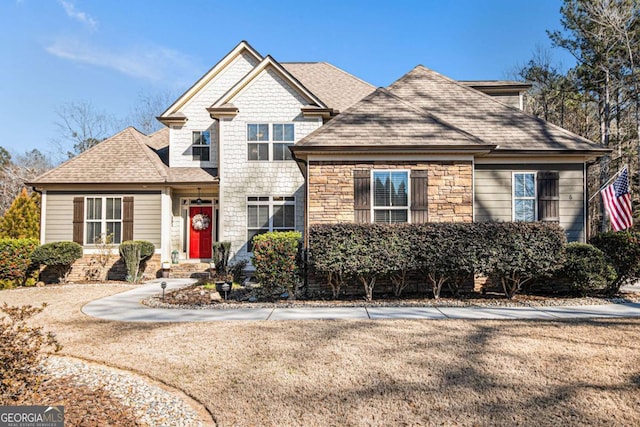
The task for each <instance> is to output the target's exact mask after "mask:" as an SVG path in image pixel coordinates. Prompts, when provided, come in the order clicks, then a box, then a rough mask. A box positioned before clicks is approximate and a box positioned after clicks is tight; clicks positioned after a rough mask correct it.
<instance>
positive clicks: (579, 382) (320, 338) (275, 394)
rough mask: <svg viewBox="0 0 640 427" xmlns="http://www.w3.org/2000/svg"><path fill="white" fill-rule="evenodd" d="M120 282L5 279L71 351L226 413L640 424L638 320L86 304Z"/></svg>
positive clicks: (225, 420) (2, 297) (239, 416)
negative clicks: (294, 317) (46, 284)
mask: <svg viewBox="0 0 640 427" xmlns="http://www.w3.org/2000/svg"><path fill="white" fill-rule="evenodd" d="M125 288H126V287H123V289H125ZM116 291H117V289H115V288H113V287H110V288H100V287H89V288H86V289H85V288H78V287H74V288H71V287H69V288H67V287H59V288H55V289H53V288H51V289H50V288H44V289H28V290H18V291H5V292H0V303H1V302H3V301H7V302H8V303H9V304H13V305H18V304H24V303H31V304H39V303H40V302H43V301H46V302H48V303H49V304H50V306H49V307H48V308H47V310H46V311H45V312H44V313H41V314H40V315H38V316H37V321H38V322H41V323H42V324H44V325H46V327H47V328H48V329H50V330H52V331H54V332H56V333H57V335H58V339H59V340H60V342H61V343H62V344H63V345H64V349H63V353H66V354H69V355H72V356H76V357H82V358H87V359H90V360H95V361H98V362H104V363H108V364H112V365H115V366H117V367H120V368H124V369H130V370H134V371H139V372H141V373H144V374H146V375H149V376H151V377H154V378H157V379H160V380H162V381H164V382H166V383H167V384H170V385H172V386H175V387H177V388H180V389H182V390H184V391H186V392H187V393H188V394H190V395H191V396H193V397H195V398H196V399H198V400H199V401H201V402H203V403H204V404H205V405H206V406H207V408H208V409H209V410H210V411H211V412H212V413H213V414H214V415H215V417H216V420H217V421H218V422H219V424H220V425H440V424H445V425H452V424H454V425H531V424H536V425H559V424H573V425H576V424H579V425H605V424H606V425H640V411H638V410H637V408H638V406H639V405H640V320H637V319H612V320H603V321H599V320H588V321H571V322H542V321H456V320H436V321H427V320H422V321H411V320H389V321H301V322H291V321H285V322H229V323H185V324H166V323H162V324H149V323H118V322H108V321H101V320H95V319H92V318H88V317H86V316H84V315H82V314H81V313H80V307H81V306H82V305H83V304H84V303H85V302H87V301H89V300H92V299H95V298H97V297H99V296H102V295H106V294H109V293H114V292H116Z"/></svg>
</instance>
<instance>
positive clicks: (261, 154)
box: [247, 123, 269, 161]
mask: <svg viewBox="0 0 640 427" xmlns="http://www.w3.org/2000/svg"><path fill="white" fill-rule="evenodd" d="M247 141H248V142H249V147H248V148H249V160H257V161H260V160H261V161H266V160H269V125H268V124H264V123H260V124H257V123H250V124H248V125H247Z"/></svg>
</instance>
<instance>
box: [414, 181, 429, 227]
mask: <svg viewBox="0 0 640 427" xmlns="http://www.w3.org/2000/svg"><path fill="white" fill-rule="evenodd" d="M427 176H428V172H427V171H426V170H424V169H416V170H412V171H411V222H412V223H414V224H421V223H425V222H427V221H428V219H427V216H428V215H427V214H428V211H427V204H428V202H427V196H428V192H427Z"/></svg>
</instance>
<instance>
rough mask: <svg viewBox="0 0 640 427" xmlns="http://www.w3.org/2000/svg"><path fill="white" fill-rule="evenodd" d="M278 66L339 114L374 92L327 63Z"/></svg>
mask: <svg viewBox="0 0 640 427" xmlns="http://www.w3.org/2000/svg"><path fill="white" fill-rule="evenodd" d="M280 65H282V66H283V67H284V68H285V69H286V70H287V71H288V72H289V73H291V75H293V76H294V77H295V78H296V79H297V80H298V81H299V82H300V83H302V84H303V85H304V87H306V88H307V89H308V90H310V91H311V92H312V93H313V94H314V95H316V96H317V97H318V98H320V99H321V100H322V102H324V103H325V104H326V105H327V106H329V107H331V108H333V109H334V110H337V111H339V112H342V111H344V110H346V109H347V108H349V107H350V106H352V105H353V104H355V103H356V102H358V101H360V100H361V99H362V98H364V97H365V96H367V95H369V94H370V93H371V92H373V91H374V90H375V86H373V85H371V84H369V83H367V82H365V81H363V80H360V79H359V78H357V77H355V76H354V75H352V74H349V73H347V72H346V71H344V70H341V69H340V68H337V67H335V66H333V65H331V64H329V63H327V62H281V63H280Z"/></svg>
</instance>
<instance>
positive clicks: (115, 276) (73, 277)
mask: <svg viewBox="0 0 640 427" xmlns="http://www.w3.org/2000/svg"><path fill="white" fill-rule="evenodd" d="M93 257H94V255H89V254H85V255H83V256H82V258H80V259H79V260H77V261H76V262H75V263H73V265H72V266H71V272H70V273H69V278H68V280H69V281H70V282H86V281H87V278H86V274H87V268H88V267H89V265H91V260H92V258H93ZM161 263H162V262H161V260H160V254H154V255H153V256H152V257H151V258H149V259H148V260H147V261H146V267H145V270H144V272H143V280H148V279H154V278H156V277H157V275H158V272H159V271H160V267H161ZM110 264H111V266H110V267H109V272H108V275H107V279H108V280H125V278H126V276H127V269H126V266H125V265H124V261H123V260H122V258H120V256H119V255H113V257H112V258H111V262H110ZM40 280H41V281H43V282H45V283H52V282H54V281H55V280H56V277H55V276H54V275H52V273H51V272H50V271H49V270H48V269H47V268H45V269H44V270H42V271H41V272H40ZM94 282H95V281H94Z"/></svg>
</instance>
